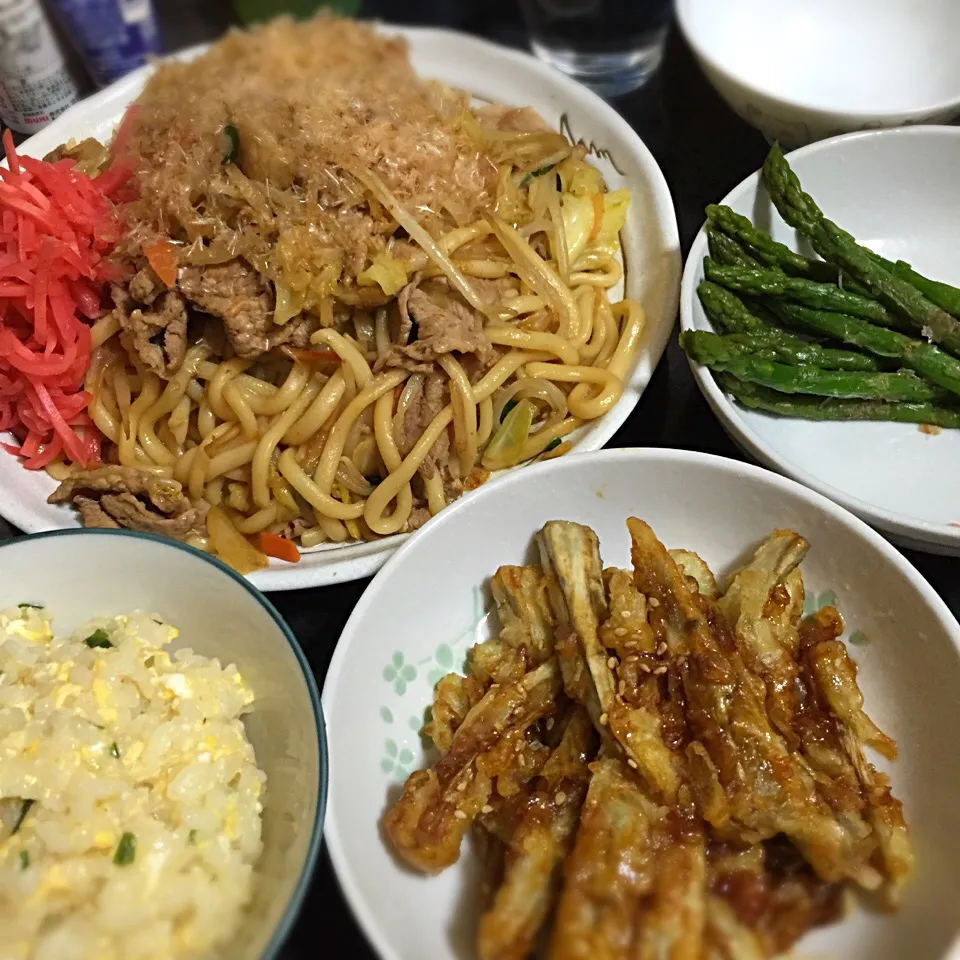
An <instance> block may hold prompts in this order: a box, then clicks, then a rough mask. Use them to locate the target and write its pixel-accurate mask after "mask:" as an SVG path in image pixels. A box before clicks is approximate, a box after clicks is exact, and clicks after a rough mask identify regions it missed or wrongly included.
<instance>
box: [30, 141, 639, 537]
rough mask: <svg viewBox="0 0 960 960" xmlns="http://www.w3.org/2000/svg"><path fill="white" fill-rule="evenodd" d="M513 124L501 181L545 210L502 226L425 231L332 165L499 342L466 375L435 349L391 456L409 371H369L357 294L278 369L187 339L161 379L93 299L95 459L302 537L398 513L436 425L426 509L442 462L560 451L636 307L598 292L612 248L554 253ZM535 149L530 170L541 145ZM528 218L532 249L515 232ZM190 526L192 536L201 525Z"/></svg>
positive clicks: (549, 214) (551, 187)
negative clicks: (267, 372)
mask: <svg viewBox="0 0 960 960" xmlns="http://www.w3.org/2000/svg"><path fill="white" fill-rule="evenodd" d="M516 140H517V142H518V144H519V145H520V146H519V148H518V151H517V157H516V158H515V159H514V160H513V161H510V160H507V161H502V163H503V164H505V166H506V168H507V175H508V176H510V177H512V178H513V179H512V181H511V182H512V183H513V184H514V185H515V188H516V187H517V186H519V188H520V189H521V190H522V191H537V190H540V191H541V192H542V194H543V195H545V196H546V200H545V201H544V199H543V196H540V197H539V199H538V203H539V204H540V206H541V207H542V208H543V210H544V213H545V216H544V217H542V218H540V219H535V220H534V221H533V222H532V223H530V224H528V225H527V226H526V227H521V228H520V229H519V230H518V229H516V228H514V227H513V226H511V225H510V224H509V223H508V222H507V221H506V220H505V219H503V218H500V217H498V216H496V215H494V214H490V215H488V216H487V217H486V218H484V219H480V220H477V221H476V222H474V223H472V224H469V225H467V226H461V227H457V228H454V229H451V230H449V231H448V232H446V233H445V234H444V235H443V236H441V237H440V238H438V239H434V238H433V237H431V236H430V234H429V233H427V231H426V230H425V229H423V228H422V227H421V226H420V225H419V224H418V222H417V220H416V218H415V217H414V216H413V215H412V214H411V213H410V211H408V210H405V209H404V208H403V207H402V206H401V204H400V203H399V202H398V201H397V199H396V198H395V197H394V196H393V195H392V194H391V193H390V192H389V190H388V189H387V188H386V186H385V185H384V184H383V183H382V182H381V181H380V180H379V179H378V178H377V177H376V176H375V175H374V174H373V173H372V172H369V171H364V170H351V171H350V172H351V173H352V174H353V175H354V176H355V177H356V178H357V179H358V180H359V181H360V182H361V183H363V184H364V185H365V186H366V188H367V189H368V191H369V194H370V196H371V197H373V198H375V199H376V201H378V202H379V203H381V204H382V205H383V206H384V207H385V208H386V209H387V210H389V212H390V213H391V214H392V215H393V217H394V219H395V220H396V221H397V222H398V223H399V224H400V226H401V227H402V228H403V229H404V231H405V232H406V234H407V236H408V238H409V240H410V241H412V242H413V243H415V244H416V245H417V247H418V249H417V250H416V252H415V253H414V254H413V255H412V257H409V258H408V259H407V261H406V263H405V264H404V265H405V267H406V269H407V271H408V272H409V273H410V274H413V273H414V272H415V271H418V272H419V273H420V276H421V278H423V279H429V278H431V277H445V278H446V281H447V282H448V283H449V285H450V286H451V287H453V288H454V289H455V290H456V291H458V292H459V293H460V295H462V296H463V297H464V299H465V300H466V301H467V302H468V303H470V304H471V305H472V306H473V307H474V308H475V309H476V310H478V311H479V312H480V313H481V315H482V316H483V317H484V333H485V335H486V336H487V338H488V339H489V340H490V342H491V343H492V344H493V345H494V346H495V347H496V348H497V350H498V353H499V356H498V358H497V359H496V361H495V362H494V363H493V365H492V366H490V367H489V369H487V370H486V371H485V372H483V374H482V375H481V376H480V377H479V379H476V380H475V382H471V379H470V377H469V376H468V374H467V372H466V370H465V369H464V367H463V365H462V364H461V362H460V361H459V360H458V359H457V357H456V355H455V354H453V353H449V354H445V355H443V356H442V357H441V358H439V359H438V361H437V365H438V366H439V367H440V369H441V370H442V371H443V373H444V375H445V376H446V377H447V378H448V381H449V397H450V401H449V403H448V404H447V405H446V406H445V407H444V408H443V409H442V410H441V411H440V412H439V413H438V414H437V415H436V416H435V417H434V418H433V420H432V422H430V424H429V426H427V428H426V429H425V430H424V432H423V434H422V435H421V437H420V438H419V440H417V441H416V443H415V445H414V446H413V448H412V449H410V450H409V452H408V453H407V454H406V455H405V456H404V455H402V454H401V452H400V446H399V444H398V439H397V437H398V427H399V425H400V423H401V422H402V418H403V417H404V415H405V412H406V408H407V405H408V404H409V403H410V402H411V400H412V398H414V397H415V396H416V394H417V391H418V389H419V388H420V387H421V386H422V382H423V378H424V374H423V373H418V372H411V371H409V370H407V369H385V370H383V371H382V372H374V368H375V367H376V366H377V360H378V358H381V357H383V356H384V354H385V353H386V352H387V351H388V350H389V348H390V346H391V343H390V337H389V333H388V329H387V308H386V307H385V306H381V307H378V308H376V309H374V310H372V311H371V310H363V309H359V308H357V309H355V310H354V312H353V316H352V318H351V320H350V321H348V323H347V324H346V327H344V326H343V325H340V329H334V328H332V327H326V328H324V329H320V330H318V331H317V332H316V333H314V334H313V336H312V338H311V339H312V343H313V344H314V345H315V347H316V348H317V349H318V353H317V355H318V356H323V357H329V358H331V359H329V360H322V361H316V360H315V359H313V358H312V357H311V352H310V351H306V352H304V351H299V352H297V351H292V352H291V353H290V354H289V355H288V359H287V360H286V361H285V362H286V363H288V364H289V368H288V369H287V370H286V372H285V375H284V374H283V372H282V369H281V368H279V367H277V365H274V370H273V374H272V376H271V379H266V378H264V377H262V376H256V375H254V373H252V372H251V368H253V367H254V366H256V365H258V364H259V363H260V361H254V360H244V359H240V358H231V359H220V358H218V357H216V356H214V355H213V354H212V353H211V350H210V348H209V346H207V345H206V344H205V343H204V342H202V341H201V342H200V343H197V344H195V345H192V346H190V347H189V348H188V350H187V353H186V358H185V360H184V362H183V365H182V367H181V368H180V369H179V370H178V371H177V372H176V373H175V374H174V375H173V376H172V377H171V378H170V379H169V380H167V381H164V380H162V379H161V378H160V377H159V376H158V375H157V374H156V373H154V372H152V371H151V370H149V369H147V367H146V366H145V365H144V364H143V363H142V362H141V361H140V359H139V358H138V357H136V356H134V355H131V354H129V353H128V352H127V351H126V350H125V349H124V348H123V347H122V346H121V344H120V341H119V336H118V334H119V332H120V322H119V320H118V318H117V316H116V314H115V313H112V314H108V315H107V316H106V317H104V318H103V319H102V320H100V321H98V322H97V324H96V325H95V326H94V328H93V345H94V353H93V357H92V363H91V367H90V371H89V374H88V378H87V384H86V387H87V390H88V391H89V392H90V394H91V396H92V401H91V403H90V414H91V416H92V418H93V420H94V422H95V423H96V425H97V427H98V428H99V429H100V430H101V431H102V432H103V434H104V435H105V436H106V437H107V438H108V440H109V441H111V442H112V444H113V450H112V453H111V457H110V459H112V460H115V461H116V462H118V463H119V464H121V465H123V466H127V467H135V468H138V469H140V470H146V471H150V472H152V473H155V474H158V475H162V476H166V477H172V478H174V479H176V480H177V481H179V482H180V483H181V484H182V485H183V487H184V490H185V491H186V492H187V493H188V495H189V497H190V498H191V500H193V501H195V502H200V501H201V500H206V501H207V502H209V503H210V504H213V505H217V506H220V507H223V508H224V509H225V510H226V511H227V513H228V515H229V516H230V518H231V520H232V521H233V524H234V526H235V527H236V528H237V529H238V530H239V531H240V532H241V533H243V534H245V535H251V534H256V533H258V532H260V531H270V532H274V533H280V532H282V531H287V534H288V535H290V527H289V526H288V525H289V524H290V522H291V521H293V520H297V519H298V518H300V519H301V523H300V524H299V529H298V530H297V532H296V534H294V535H297V534H298V535H299V539H300V542H301V544H302V545H303V546H304V547H312V546H316V545H318V544H321V543H325V542H332V543H342V542H344V541H347V540H352V539H353V540H356V539H371V538H375V537H381V536H388V535H390V534H395V533H398V532H400V531H402V530H403V529H404V528H405V527H408V526H409V525H410V520H411V514H412V511H413V509H414V505H415V502H416V500H417V497H415V494H414V489H413V487H412V486H411V484H412V483H413V482H414V478H415V476H416V475H417V474H418V471H421V470H422V468H423V466H424V461H425V458H426V457H427V456H428V454H429V453H430V451H431V449H432V448H433V446H434V444H435V443H436V441H437V439H438V438H439V437H440V436H441V434H442V433H443V432H444V431H445V430H447V429H448V428H450V427H451V425H452V434H453V436H452V443H451V444H450V448H449V449H450V453H449V458H448V462H446V463H445V464H437V468H436V469H435V470H431V471H423V472H421V483H420V484H419V485H418V488H417V490H418V496H419V499H420V500H421V502H422V500H423V499H425V500H426V505H427V507H428V508H429V511H430V513H431V514H435V513H437V512H438V511H439V510H441V509H442V508H443V507H444V506H445V505H446V502H447V494H446V493H445V490H444V483H443V471H444V470H445V471H446V473H447V475H448V476H450V477H453V478H459V479H460V480H461V481H462V483H463V487H464V489H470V488H472V487H474V486H476V485H477V484H479V483H481V482H483V479H485V477H486V475H487V473H488V472H489V471H493V470H497V469H501V468H504V467H508V466H512V465H515V464H518V463H522V462H525V461H529V460H531V459H533V458H537V457H550V456H556V455H559V454H562V453H564V452H565V451H566V450H567V449H569V443H564V442H562V441H563V439H564V438H566V437H568V436H569V435H570V434H571V433H572V432H573V431H574V430H576V429H577V428H578V427H579V426H581V425H583V424H585V423H587V422H588V421H591V420H595V419H596V418H598V417H600V416H602V415H603V414H605V413H606V412H608V411H609V410H610V409H611V408H612V407H613V406H614V405H615V404H616V402H617V401H618V399H619V398H620V396H621V394H622V391H623V384H624V380H625V378H626V376H627V374H628V371H629V369H630V367H631V364H632V361H633V359H634V356H635V353H636V350H637V346H638V342H639V340H640V337H641V333H642V329H643V324H644V317H643V311H642V309H641V307H640V306H639V304H637V303H636V302H634V301H632V300H622V301H620V302H616V303H612V302H611V301H610V298H609V295H608V292H609V291H611V290H612V289H613V288H614V287H616V286H617V285H618V284H619V283H620V282H621V280H622V278H623V270H622V266H621V263H620V260H619V257H618V255H617V254H615V253H614V252H613V251H612V250H609V249H607V250H598V249H595V248H591V247H590V246H587V247H586V249H585V250H584V251H583V252H582V253H580V254H579V255H578V257H577V259H576V260H575V261H574V262H570V259H569V251H568V250H567V249H566V241H565V235H564V228H563V221H562V217H561V212H560V200H561V191H560V190H558V189H557V186H556V185H555V184H556V182H557V181H559V176H558V175H556V174H553V173H551V174H550V175H549V176H548V177H540V176H538V175H537V173H536V172H535V173H533V174H531V173H530V171H529V169H527V170H526V171H525V169H524V165H523V164H524V161H525V160H528V158H527V157H525V156H524V149H523V141H524V136H523V135H522V134H518V135H516ZM504 152H509V151H508V150H506V149H505V150H504ZM571 157H572V159H573V160H574V161H577V162H579V163H581V164H582V163H583V162H584V159H583V150H582V148H575V147H571V146H570V145H569V144H568V145H567V147H566V148H565V150H564V151H563V152H562V154H561V155H559V156H554V157H551V158H549V160H548V164H549V166H550V167H551V168H552V167H553V166H555V165H556V164H557V163H559V162H561V161H562V160H564V159H567V158H571ZM535 160H536V163H537V164H538V165H539V166H540V168H541V169H542V168H543V166H544V165H545V164H544V161H543V158H542V157H539V158H535ZM527 166H528V167H529V162H528V163H527ZM543 181H550V182H549V183H547V184H546V185H544V184H543ZM525 183H526V184H527V185H526V186H524V184H525ZM604 189H605V188H604ZM531 206H533V204H531ZM598 216H599V213H598ZM598 222H599V221H598ZM538 234H539V235H542V237H543V240H542V242H541V243H540V246H539V249H540V251H541V252H540V253H538V250H537V248H536V247H535V246H534V245H533V243H532V241H533V239H534V238H535V237H536V236H537V235H538ZM465 250H466V251H467V254H466V255H463V256H458V254H460V253H462V252H463V251H465ZM478 250H479V251H480V252H481V254H482V255H480V256H477V255H476V254H477V251H478ZM541 253H542V254H544V255H541ZM472 278H481V279H482V280H499V281H501V282H502V283H503V284H504V294H503V296H501V297H500V298H499V300H498V302H496V304H495V305H494V306H491V305H490V303H489V302H488V301H485V300H484V299H482V298H481V297H480V296H479V295H478V294H477V292H476V291H475V289H474V288H473V286H472V285H471V281H472ZM304 354H306V355H304ZM334 357H335V358H336V359H335V360H333V361H332V362H331V360H332V358H334ZM277 370H280V372H279V373H277ZM521 400H529V401H531V403H532V404H533V405H534V408H535V410H536V415H535V417H534V423H533V426H532V428H531V429H529V430H528V431H527V433H526V436H525V437H521V438H519V441H518V442H517V443H514V444H513V445H512V447H510V449H509V450H506V451H504V450H503V449H502V448H503V445H502V444H501V445H500V449H499V450H491V449H487V447H488V443H489V441H490V439H491V437H492V436H493V435H494V433H495V431H496V430H497V428H498V427H499V426H500V424H501V421H502V420H503V418H504V415H505V412H506V411H507V407H508V405H510V406H512V405H513V404H514V403H516V402H518V401H521ZM558 444H559V445H558ZM501 453H503V454H504V457H505V458H503V457H501V456H500V454H501ZM49 469H50V472H51V473H52V474H53V475H54V477H56V478H58V479H62V478H63V477H65V476H67V475H68V474H69V473H70V472H71V470H72V469H73V468H72V467H71V466H70V465H68V464H66V463H64V462H62V461H57V462H55V463H54V464H52V465H51V467H50V468H49ZM371 478H372V479H371ZM193 542H195V543H196V545H198V546H207V544H206V542H205V541H204V540H203V538H196V539H195V540H194V541H193Z"/></svg>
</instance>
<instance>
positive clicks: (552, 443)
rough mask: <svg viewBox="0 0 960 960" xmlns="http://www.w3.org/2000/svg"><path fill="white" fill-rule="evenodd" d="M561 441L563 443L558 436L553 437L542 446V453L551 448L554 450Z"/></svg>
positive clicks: (547, 451)
mask: <svg viewBox="0 0 960 960" xmlns="http://www.w3.org/2000/svg"><path fill="white" fill-rule="evenodd" d="M561 443H563V441H562V440H561V439H560V438H559V437H554V438H553V439H552V440H551V441H550V442H549V443H548V444H547V445H546V446H545V447H544V448H543V452H544V453H549V452H550V451H551V450H556V449H557V447H559V446H560V444H561Z"/></svg>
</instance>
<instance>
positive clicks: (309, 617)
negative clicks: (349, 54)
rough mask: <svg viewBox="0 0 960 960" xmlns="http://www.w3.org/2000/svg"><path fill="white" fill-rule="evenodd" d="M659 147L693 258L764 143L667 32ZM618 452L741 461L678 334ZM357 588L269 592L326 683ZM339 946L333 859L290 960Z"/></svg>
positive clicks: (469, 20) (391, 3) (180, 12)
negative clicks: (705, 228) (696, 454)
mask: <svg viewBox="0 0 960 960" xmlns="http://www.w3.org/2000/svg"><path fill="white" fill-rule="evenodd" d="M157 6H158V12H159V15H160V19H161V27H162V29H163V32H164V38H165V41H166V46H167V48H168V49H170V50H175V49H177V48H179V47H184V46H188V45H191V44H194V43H200V42H204V41H208V40H212V39H214V38H216V37H217V36H219V35H220V34H221V33H222V32H223V31H224V30H226V29H227V27H228V26H230V25H231V24H232V23H233V22H234V16H233V9H232V5H231V4H230V3H229V2H224V0H203V2H202V3H198V2H196V0H157ZM361 13H362V15H365V16H374V17H378V18H381V19H384V20H390V21H393V22H398V23H428V24H435V25H439V24H442V25H445V26H450V27H456V28H458V29H461V30H466V31H468V32H471V33H476V34H480V35H482V36H485V37H488V38H490V39H493V40H497V41H499V42H502V43H507V44H511V45H514V46H518V45H522V44H523V43H524V32H523V29H522V24H521V22H520V18H519V12H518V10H517V8H516V4H515V2H512V0H367V2H364V4H363V6H362V10H361ZM614 105H615V106H616V107H617V109H618V110H619V111H620V113H621V114H622V115H623V116H624V117H625V118H626V119H627V120H628V121H629V122H630V124H631V125H632V126H633V127H634V129H635V130H636V131H637V133H639V134H640V136H641V137H642V138H643V140H644V142H645V143H646V144H647V146H648V147H649V148H650V150H651V151H652V152H653V155H654V156H655V157H656V159H657V162H658V163H659V164H660V166H661V168H662V169H663V171H664V174H665V175H666V178H667V182H668V183H669V184H670V189H671V191H672V193H673V200H674V204H675V205H676V210H677V219H678V221H679V225H680V240H681V244H682V247H683V252H684V254H686V252H687V250H688V249H689V247H690V244H691V242H692V241H693V238H694V236H695V235H696V233H697V231H698V230H699V229H700V226H701V224H702V222H703V208H704V207H705V206H706V205H707V204H708V203H711V202H715V201H717V200H719V199H720V198H721V197H723V196H724V195H725V194H726V193H727V192H728V191H729V190H730V189H731V188H732V187H733V186H735V185H736V184H737V183H739V182H740V181H741V180H742V179H743V178H744V177H746V176H747V175H748V174H750V173H752V172H753V171H754V170H756V169H757V168H758V167H759V166H760V164H761V163H762V162H763V158H764V155H765V153H766V146H767V145H766V143H765V141H764V140H763V138H762V137H761V136H760V134H759V133H757V132H756V131H755V130H754V129H753V128H751V127H749V126H747V125H746V124H745V123H743V122H742V121H741V120H739V119H738V118H737V117H736V116H735V115H734V114H733V113H732V112H731V111H730V110H729V109H728V108H727V107H726V106H725V105H724V104H723V102H722V101H721V100H720V99H719V98H718V97H717V95H716V94H715V93H714V92H713V90H712V88H711V87H710V86H709V85H708V84H707V82H706V81H705V79H704V78H703V76H702V75H701V73H700V71H699V69H698V68H697V66H696V64H695V63H694V61H693V59H692V57H691V55H690V52H689V50H688V49H687V48H686V46H685V44H684V43H683V41H682V39H681V38H680V37H678V36H676V35H673V36H671V37H670V40H669V42H668V48H667V54H666V57H665V59H664V63H663V66H662V68H661V70H660V72H659V74H658V75H657V76H656V77H655V78H654V79H653V80H652V81H651V82H650V84H649V85H648V86H647V87H645V88H644V89H642V90H640V91H638V92H636V93H634V94H631V95H629V96H627V97H622V98H620V99H618V100H615V101H614ZM611 445H612V446H618V447H644V446H646V447H681V448H685V449H688V450H700V451H703V452H706V453H714V454H720V455H722V456H726V457H734V458H737V459H742V454H741V453H740V452H739V451H738V450H737V449H736V448H735V447H734V446H733V444H732V443H731V441H730V440H729V439H728V438H727V436H726V435H725V434H724V432H723V430H722V429H721V427H720V425H719V424H718V423H717V421H716V419H715V418H714V417H713V414H712V413H711V412H710V410H709V408H708V407H707V404H706V402H705V401H704V399H703V398H702V397H701V395H700V392H699V390H698V389H697V387H696V384H695V383H694V381H693V378H692V376H691V374H690V370H689V368H688V366H687V362H686V360H685V359H684V356H683V354H682V352H681V351H680V348H679V345H678V344H677V340H676V336H674V337H673V338H672V339H671V342H670V345H669V347H668V349H667V352H666V354H665V355H664V357H663V359H662V360H661V361H660V365H659V367H658V368H657V371H656V373H655V374H654V376H653V379H652V380H651V381H650V385H649V387H648V388H647V390H646V392H645V393H644V395H643V397H642V399H641V400H640V403H639V404H638V405H637V408H636V410H634V412H633V414H632V415H631V416H630V418H629V419H628V420H627V422H626V423H625V424H624V425H623V427H622V428H621V429H620V431H619V432H618V433H617V435H616V436H615V437H614V439H613V441H612V444H611ZM906 555H907V557H908V559H909V560H910V561H911V562H912V563H913V564H914V565H915V566H916V567H917V568H918V569H919V570H920V571H921V573H923V575H924V576H925V577H926V578H927V579H928V580H929V581H930V582H931V583H932V584H933V586H934V588H935V589H936V590H937V591H938V592H939V593H940V595H941V596H942V597H943V598H944V599H945V600H946V602H947V603H948V604H949V606H950V609H951V610H952V611H953V612H954V614H958V613H960V560H955V559H948V558H944V557H935V556H930V555H927V554H921V553H914V552H906ZM368 582H369V581H367V580H361V581H358V582H356V583H346V584H339V585H336V586H330V587H320V588H316V589H313V590H300V591H297V592H294V593H279V594H274V595H273V596H272V598H271V599H272V600H273V601H274V603H276V605H277V607H278V608H279V610H280V612H281V613H282V614H283V615H284V616H285V617H286V618H287V621H288V622H289V623H290V625H291V627H292V628H293V631H294V633H296V635H297V638H298V639H299V641H300V644H301V646H302V647H303V649H304V651H305V652H306V655H307V657H308V658H309V660H310V663H311V665H312V666H313V669H314V672H315V673H316V676H317V682H318V683H319V684H321V685H322V684H323V680H324V677H325V675H326V671H327V667H328V665H329V663H330V657H331V655H332V653H333V648H334V646H335V643H336V638H337V637H338V636H339V635H340V631H341V630H342V629H343V626H344V624H345V623H346V621H347V618H348V617H349V616H350V613H351V611H352V610H353V607H354V605H355V604H356V602H357V600H358V599H359V597H360V594H361V593H363V591H364V589H365V588H366V586H367V583H368ZM331 950H335V951H336V952H337V953H338V954H339V955H340V956H343V957H348V958H350V960H367V958H372V957H374V953H373V951H372V950H371V949H370V948H369V946H367V944H366V942H365V940H364V938H363V935H362V934H361V933H360V931H359V929H358V928H357V925H356V923H355V922H354V920H353V918H352V916H351V914H350V910H349V908H348V907H347V905H346V903H345V901H344V899H343V897H342V895H341V893H340V889H339V887H338V885H337V880H336V877H335V876H334V873H333V869H332V867H331V865H330V861H329V859H328V858H327V856H326V852H324V854H323V857H322V859H321V862H320V864H319V866H318V868H317V872H316V875H315V877H314V881H313V886H312V888H311V890H310V893H309V895H308V897H307V900H306V903H305V905H304V909H303V912H302V913H301V915H300V919H299V921H298V922H297V924H296V926H295V928H294V931H293V934H292V935H291V937H290V940H289V941H288V943H287V946H286V948H285V949H284V951H283V954H282V960H306V958H307V957H314V956H316V955H317V953H318V952H321V951H322V952H324V953H326V952H329V951H331Z"/></svg>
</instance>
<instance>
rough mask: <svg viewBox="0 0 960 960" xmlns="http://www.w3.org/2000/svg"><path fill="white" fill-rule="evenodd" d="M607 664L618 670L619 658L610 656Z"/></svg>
mask: <svg viewBox="0 0 960 960" xmlns="http://www.w3.org/2000/svg"><path fill="white" fill-rule="evenodd" d="M607 666H608V667H609V668H610V669H611V670H616V668H617V658H616V657H610V658H609V659H608V660H607Z"/></svg>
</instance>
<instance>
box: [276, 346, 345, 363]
mask: <svg viewBox="0 0 960 960" xmlns="http://www.w3.org/2000/svg"><path fill="white" fill-rule="evenodd" d="M287 353H288V354H289V355H290V356H291V357H293V358H294V359H295V360H302V361H303V362H304V363H339V362H340V357H339V356H338V355H337V354H336V353H334V351H333V350H300V349H297V348H295V347H291V348H290V349H289V350H288V351H287Z"/></svg>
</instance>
